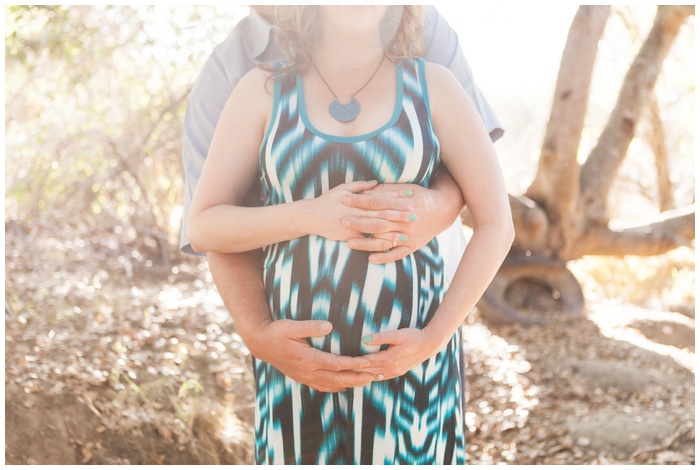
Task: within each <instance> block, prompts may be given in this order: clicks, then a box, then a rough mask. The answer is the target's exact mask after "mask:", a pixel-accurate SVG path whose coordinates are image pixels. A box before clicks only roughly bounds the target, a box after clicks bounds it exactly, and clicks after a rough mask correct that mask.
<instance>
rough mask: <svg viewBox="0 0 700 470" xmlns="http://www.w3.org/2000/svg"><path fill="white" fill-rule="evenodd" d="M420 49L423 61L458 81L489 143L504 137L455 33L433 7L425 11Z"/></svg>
mask: <svg viewBox="0 0 700 470" xmlns="http://www.w3.org/2000/svg"><path fill="white" fill-rule="evenodd" d="M423 48H424V49H423V56H424V58H425V60H427V61H429V62H433V63H437V64H440V65H443V66H445V67H447V68H448V69H450V70H451V71H452V73H453V74H454V75H455V76H456V77H457V79H458V80H459V82H460V83H461V84H462V87H463V88H464V90H465V91H466V92H467V94H468V95H469V97H470V98H471V100H472V102H473V103H474V106H475V107H476V109H477V111H478V112H479V114H480V115H481V119H482V121H483V122H484V124H485V125H486V129H487V130H488V132H489V135H490V136H491V140H492V141H494V142H495V141H496V140H498V139H499V138H501V136H502V135H503V128H502V127H501V123H500V122H499V121H498V118H496V115H495V113H494V112H493V110H492V109H491V106H490V105H489V103H488V101H486V98H485V97H484V95H483V93H482V92H481V90H480V89H479V87H478V86H477V85H476V83H475V82H474V76H473V74H472V71H471V68H470V67H469V64H468V63H467V59H466V58H465V57H464V53H463V52H462V48H461V47H460V45H459V39H458V37H457V33H455V31H454V30H453V29H452V28H451V27H450V25H449V24H448V23H447V20H445V18H444V17H443V16H442V15H441V14H440V13H439V12H438V11H437V9H436V8H435V7H434V6H428V7H426V11H425V24H424V27H423Z"/></svg>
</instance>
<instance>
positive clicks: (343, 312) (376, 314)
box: [265, 236, 443, 356]
mask: <svg viewBox="0 0 700 470" xmlns="http://www.w3.org/2000/svg"><path fill="white" fill-rule="evenodd" d="M368 255H369V254H368V253H366V252H359V251H352V250H350V249H349V248H347V244H346V243H344V242H335V241H332V240H327V239H324V238H322V237H315V236H311V237H304V238H301V239H298V240H295V241H293V242H287V243H281V244H278V245H275V246H274V247H269V248H268V250H267V253H266V261H265V287H266V290H267V295H268V300H269V303H270V309H271V312H272V315H273V318H275V319H290V320H327V321H330V322H331V323H332V324H333V331H332V332H331V333H330V334H329V335H327V336H325V337H318V338H311V339H310V340H309V342H310V344H311V345H313V346H314V347H316V348H318V349H321V350H324V351H328V352H332V353H334V354H341V355H351V356H356V355H361V354H367V353H369V352H373V351H376V350H377V349H378V348H377V347H376V346H375V347H370V346H366V345H364V344H363V343H362V337H363V336H366V335H369V334H373V333H376V332H379V331H391V330H396V329H400V328H409V327H413V328H421V327H423V326H424V325H425V324H426V323H427V321H429V318H430V317H431V316H432V313H433V312H434V310H435V309H436V308H437V304H438V302H439V301H440V299H441V297H442V289H443V286H442V282H441V279H442V273H441V264H439V263H438V265H434V263H426V262H425V260H424V259H423V258H425V253H421V252H416V254H414V255H411V256H409V257H406V258H404V259H402V260H400V261H398V262H395V263H388V264H381V265H374V264H371V263H369V262H368ZM436 281H439V282H436Z"/></svg>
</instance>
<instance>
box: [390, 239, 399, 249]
mask: <svg viewBox="0 0 700 470" xmlns="http://www.w3.org/2000/svg"><path fill="white" fill-rule="evenodd" d="M391 244H392V245H394V246H393V247H392V248H396V246H397V245H398V244H399V242H397V241H396V240H393V241H392V242H391Z"/></svg>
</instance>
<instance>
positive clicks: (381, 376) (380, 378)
mask: <svg viewBox="0 0 700 470" xmlns="http://www.w3.org/2000/svg"><path fill="white" fill-rule="evenodd" d="M377 380H384V374H382V373H381V372H380V373H378V374H377Z"/></svg>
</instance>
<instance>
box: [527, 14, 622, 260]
mask: <svg viewBox="0 0 700 470" xmlns="http://www.w3.org/2000/svg"><path fill="white" fill-rule="evenodd" d="M609 13H610V7H609V6H600V5H596V6H586V5H584V6H581V7H579V9H578V11H577V13H576V16H575V17H574V20H573V22H572V24H571V28H570V30H569V36H568V38H567V41H566V45H565V47H564V52H563V54H562V59H561V66H560V68H559V76H558V77H557V84H556V87H555V90H554V101H553V104H552V111H551V114H550V118H549V123H548V125H547V131H546V134H545V138H544V143H543V145H542V151H541V153H540V159H539V166H538V168H537V173H536V175H535V179H534V181H533V182H532V184H531V185H530V188H529V189H528V190H527V192H526V193H525V194H526V195H527V196H528V197H529V198H530V199H532V200H533V201H535V202H536V203H537V204H538V205H539V206H540V207H541V208H542V209H543V210H544V211H545V213H546V214H547V218H548V219H549V224H550V231H549V240H548V242H547V247H548V249H549V251H552V252H553V253H554V254H555V255H557V257H559V256H558V254H559V253H561V252H564V253H565V252H568V251H570V250H571V247H572V245H573V243H574V242H575V240H576V237H577V236H578V233H579V232H580V229H581V227H580V224H579V223H578V222H579V219H578V218H576V217H572V216H571V215H572V214H576V213H578V212H579V203H580V202H579V181H580V174H579V173H580V166H579V164H578V162H577V155H578V148H579V143H580V141H581V133H582V131H583V124H584V120H585V117H586V109H587V107H588V97H589V95H590V87H591V78H592V76H593V65H594V63H595V57H596V51H597V50H598V42H599V41H600V38H601V36H602V34H603V29H604V28H605V23H606V21H607V19H608V15H609Z"/></svg>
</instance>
